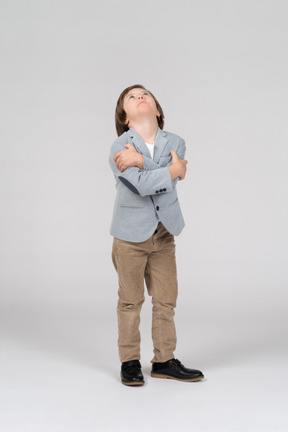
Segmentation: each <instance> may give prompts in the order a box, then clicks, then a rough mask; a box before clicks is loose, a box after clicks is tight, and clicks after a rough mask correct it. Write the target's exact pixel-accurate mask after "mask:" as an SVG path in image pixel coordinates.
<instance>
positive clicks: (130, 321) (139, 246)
mask: <svg viewBox="0 0 288 432" xmlns="http://www.w3.org/2000/svg"><path fill="white" fill-rule="evenodd" d="M147 256H148V254H147V252H146V250H145V242H143V243H132V242H126V241H124V240H119V239H117V238H114V241H113V248H112V260H113V264H114V267H115V269H116V271H117V273H118V282H119V289H118V302H117V318H118V352H119V357H120V361H121V362H125V361H128V360H136V359H138V360H140V357H141V355H140V340H141V337H140V331H139V324H140V311H141V308H142V304H143V302H144V300H145V296H144V271H145V266H146V262H147Z"/></svg>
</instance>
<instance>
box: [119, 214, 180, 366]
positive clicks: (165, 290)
mask: <svg viewBox="0 0 288 432" xmlns="http://www.w3.org/2000/svg"><path fill="white" fill-rule="evenodd" d="M112 261H113V264H114V267H115V269H116V271H117V273H118V282H119V289H118V303H117V318H118V350H119V357H120V361H121V362H125V361H128V360H136V359H138V360H140V339H141V338H140V332H139V324H140V311H141V307H142V304H143V302H144V300H145V296H144V280H145V283H146V287H147V291H148V294H149V295H150V296H151V297H152V304H153V308H152V340H153V346H154V350H153V351H154V357H153V359H152V360H151V363H154V362H165V361H167V360H169V359H171V358H173V357H174V350H175V348H176V341H177V339H176V329H175V323H174V314H175V312H174V308H175V307H176V299H177V295H178V285H177V273H176V259H175V241H174V236H173V235H172V234H170V233H169V232H168V231H167V230H166V228H165V227H164V226H163V224H162V223H161V222H159V223H158V227H157V229H156V230H155V232H154V233H153V235H152V236H151V237H150V238H149V239H148V240H146V241H144V242H140V243H134V242H128V241H124V240H120V239H118V238H116V237H114V240H113V247H112Z"/></svg>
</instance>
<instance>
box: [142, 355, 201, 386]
mask: <svg viewBox="0 0 288 432" xmlns="http://www.w3.org/2000/svg"><path fill="white" fill-rule="evenodd" d="M151 376H152V377H154V378H169V379H175V380H179V381H188V382H191V381H200V380H201V379H203V378H204V375H203V373H202V372H201V371H199V370H197V369H187V368H186V367H185V366H184V365H183V364H182V363H181V362H180V361H179V360H177V359H175V358H173V359H171V360H168V361H166V362H163V363H152V371H151Z"/></svg>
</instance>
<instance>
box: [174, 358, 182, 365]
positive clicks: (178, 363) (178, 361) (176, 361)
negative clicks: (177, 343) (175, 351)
mask: <svg viewBox="0 0 288 432" xmlns="http://www.w3.org/2000/svg"><path fill="white" fill-rule="evenodd" d="M172 362H173V363H174V364H175V365H177V366H180V365H181V362H180V360H178V359H173V360H172Z"/></svg>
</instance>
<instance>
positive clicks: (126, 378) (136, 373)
mask: <svg viewBox="0 0 288 432" xmlns="http://www.w3.org/2000/svg"><path fill="white" fill-rule="evenodd" d="M120 376H121V381H122V384H125V385H128V386H141V385H143V384H144V378H143V375H142V372H141V363H140V361H139V360H129V361H126V362H123V363H122V366H121V374H120Z"/></svg>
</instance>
